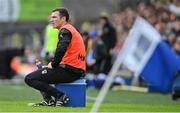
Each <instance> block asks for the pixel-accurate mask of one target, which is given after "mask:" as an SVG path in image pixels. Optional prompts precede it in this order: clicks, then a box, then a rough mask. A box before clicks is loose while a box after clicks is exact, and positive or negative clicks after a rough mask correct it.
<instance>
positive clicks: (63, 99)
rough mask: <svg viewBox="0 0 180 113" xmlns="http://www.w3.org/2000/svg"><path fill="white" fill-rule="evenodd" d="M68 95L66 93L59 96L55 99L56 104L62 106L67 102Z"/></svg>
mask: <svg viewBox="0 0 180 113" xmlns="http://www.w3.org/2000/svg"><path fill="white" fill-rule="evenodd" d="M68 101H69V97H68V96H67V95H65V94H64V95H62V96H61V97H60V98H57V99H56V106H64V105H65V104H66V103H68Z"/></svg>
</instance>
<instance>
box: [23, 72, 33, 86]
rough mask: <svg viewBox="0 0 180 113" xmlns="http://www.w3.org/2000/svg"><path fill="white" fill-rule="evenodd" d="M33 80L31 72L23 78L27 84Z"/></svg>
mask: <svg viewBox="0 0 180 113" xmlns="http://www.w3.org/2000/svg"><path fill="white" fill-rule="evenodd" d="M32 81H33V79H32V77H31V74H28V75H27V76H26V77H25V78H24V82H25V83H26V84H28V85H30V84H31V82H32Z"/></svg>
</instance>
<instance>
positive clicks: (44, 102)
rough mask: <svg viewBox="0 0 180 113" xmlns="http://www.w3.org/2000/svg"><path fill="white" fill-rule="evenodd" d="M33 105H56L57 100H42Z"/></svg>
mask: <svg viewBox="0 0 180 113" xmlns="http://www.w3.org/2000/svg"><path fill="white" fill-rule="evenodd" d="M32 106H34V107H37V106H55V101H54V100H49V101H45V100H44V101H42V102H40V103H35V104H33V105H32Z"/></svg>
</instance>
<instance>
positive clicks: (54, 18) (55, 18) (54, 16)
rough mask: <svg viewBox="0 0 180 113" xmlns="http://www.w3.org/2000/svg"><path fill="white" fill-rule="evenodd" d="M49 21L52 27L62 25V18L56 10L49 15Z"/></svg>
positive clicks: (58, 27)
mask: <svg viewBox="0 0 180 113" xmlns="http://www.w3.org/2000/svg"><path fill="white" fill-rule="evenodd" d="M50 23H51V24H52V26H53V27H54V28H57V29H60V28H61V26H62V18H61V17H60V15H59V12H58V11H55V12H52V13H51V15H50Z"/></svg>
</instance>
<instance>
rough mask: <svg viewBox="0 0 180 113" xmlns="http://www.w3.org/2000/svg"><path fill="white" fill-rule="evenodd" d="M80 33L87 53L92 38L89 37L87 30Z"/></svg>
mask: <svg viewBox="0 0 180 113" xmlns="http://www.w3.org/2000/svg"><path fill="white" fill-rule="evenodd" d="M81 35H82V37H83V41H84V44H85V48H86V54H88V53H89V51H90V49H91V46H92V40H91V39H90V37H89V34H88V32H83V33H82V34H81Z"/></svg>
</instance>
